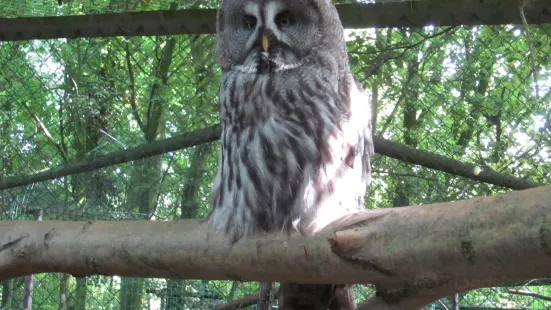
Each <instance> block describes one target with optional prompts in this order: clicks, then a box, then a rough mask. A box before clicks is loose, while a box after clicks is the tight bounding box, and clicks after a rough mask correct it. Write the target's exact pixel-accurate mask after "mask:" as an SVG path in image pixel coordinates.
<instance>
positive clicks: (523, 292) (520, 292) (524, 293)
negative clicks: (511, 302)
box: [507, 290, 551, 301]
mask: <svg viewBox="0 0 551 310" xmlns="http://www.w3.org/2000/svg"><path fill="white" fill-rule="evenodd" d="M507 292H508V293H509V294H514V295H523V296H530V297H534V298H537V299H541V300H547V301H551V297H550V296H545V295H541V294H537V293H532V292H530V291H522V290H508V291H507Z"/></svg>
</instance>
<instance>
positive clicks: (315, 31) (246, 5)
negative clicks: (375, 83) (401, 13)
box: [216, 0, 348, 74]
mask: <svg viewBox="0 0 551 310" xmlns="http://www.w3.org/2000/svg"><path fill="white" fill-rule="evenodd" d="M216 53H217V57H218V61H219V63H220V65H221V67H222V70H223V71H227V70H245V71H247V72H254V73H260V74H262V73H270V72H274V71H278V70H285V69H288V68H295V67H297V66H304V65H307V64H308V63H316V64H318V65H319V63H320V62H322V63H323V62H326V64H325V65H328V66H335V70H338V69H341V70H342V69H344V68H348V58H347V54H346V46H345V42H344V34H343V29H342V25H341V22H340V19H339V15H338V13H337V10H336V8H335V7H334V5H333V4H332V2H331V1H330V0H222V4H221V6H220V9H219V10H218V17H217V47H216Z"/></svg>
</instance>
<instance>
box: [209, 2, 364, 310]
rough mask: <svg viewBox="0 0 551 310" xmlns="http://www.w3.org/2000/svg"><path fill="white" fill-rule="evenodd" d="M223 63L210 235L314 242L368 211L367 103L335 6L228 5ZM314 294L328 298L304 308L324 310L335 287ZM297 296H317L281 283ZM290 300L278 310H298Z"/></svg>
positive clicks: (221, 28)
mask: <svg viewBox="0 0 551 310" xmlns="http://www.w3.org/2000/svg"><path fill="white" fill-rule="evenodd" d="M217 56H218V61H219V63H220V65H221V68H222V82H221V87H220V93H219V97H220V112H221V123H222V135H221V142H222V148H221V154H220V158H219V170H218V174H217V176H216V178H215V181H214V184H213V192H212V211H211V213H210V214H209V217H208V220H207V221H208V225H209V227H210V228H211V229H213V230H215V231H221V232H225V233H227V234H229V235H230V236H231V237H232V239H233V241H236V240H238V239H239V238H241V237H244V236H247V235H250V234H254V233H259V232H273V231H280V232H288V231H290V230H291V229H297V230H299V231H300V232H301V233H303V234H314V233H316V232H317V231H319V230H320V229H322V228H323V227H324V226H326V225H327V224H329V223H331V222H332V221H333V220H335V219H337V218H339V217H341V216H343V215H346V214H347V213H351V212H355V211H357V210H359V209H363V208H364V195H365V190H366V186H367V183H368V181H369V177H370V163H369V155H370V154H372V153H373V143H372V138H371V124H370V119H371V116H370V115H371V113H370V104H369V100H368V97H367V96H366V95H365V94H364V93H363V90H362V89H361V87H360V86H359V84H358V83H356V82H355V80H354V78H353V76H352V73H351V71H350V68H349V63H348V56H347V53H346V45H345V41H344V34H343V29H342V26H341V23H340V20H339V17H338V14H337V11H336V9H335V7H334V6H333V4H332V3H331V1H329V0H224V1H222V5H221V8H220V10H219V13H218V20H217ZM309 287H310V288H315V289H314V290H316V291H317V292H321V291H323V292H325V293H323V294H326V293H327V294H329V295H328V296H329V297H328V298H326V299H327V300H326V301H325V302H326V304H325V306H321V304H320V303H319V302H318V303H317V304H318V306H313V303H310V304H309V303H305V304H304V307H303V309H326V308H327V307H328V305H327V303H328V302H330V300H331V296H333V295H335V294H334V287H333V288H332V287H331V286H323V285H322V286H309ZM291 288H297V289H298V290H299V291H300V290H302V291H304V292H310V293H309V294H311V295H314V293H312V292H311V290H310V291H309V290H308V286H302V285H298V286H296V285H289V286H287V287H284V286H283V284H282V291H285V292H286V293H285V294H287V296H290V294H291V293H290V291H292V290H291ZM318 288H319V289H318ZM294 291H295V292H296V291H297V290H296V289H295V290H294ZM285 294H283V295H284V297H283V299H281V298H280V301H281V300H285ZM288 300H293V301H289V302H288V305H289V306H287V305H285V306H284V307H285V308H282V309H300V307H299V306H298V304H300V301H297V300H296V298H294V299H293V298H288ZM291 305H294V306H291ZM335 309H337V308H335Z"/></svg>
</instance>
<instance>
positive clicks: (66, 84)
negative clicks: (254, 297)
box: [0, 0, 551, 309]
mask: <svg viewBox="0 0 551 310" xmlns="http://www.w3.org/2000/svg"><path fill="white" fill-rule="evenodd" d="M188 2H189V3H188ZM188 2H186V3H184V4H180V6H179V7H178V8H180V9H181V8H191V7H194V8H215V7H216V6H217V3H215V2H214V1H213V2H212V3H211V2H206V1H202V2H200V3H199V2H198V1H195V2H193V1H188ZM0 3H1V1H0ZM171 3H172V1H157V2H155V3H149V1H125V2H122V1H106V0H94V1H87V2H82V3H81V2H77V1H67V0H65V1H58V3H55V2H53V1H52V2H48V3H42V1H38V2H36V1H21V2H17V3H10V4H8V5H2V6H0V16H2V17H21V16H59V15H79V14H80V15H85V14H92V13H117V12H129V11H141V10H158V9H168V8H169V7H170V4H171ZM211 32H212V33H214V29H212V31H211ZM346 35H347V44H348V51H349V56H350V60H351V65H352V67H353V71H354V73H355V74H356V76H357V78H358V79H359V81H360V82H361V84H362V85H363V86H364V88H365V89H366V91H367V92H368V93H369V94H370V96H371V98H372V106H373V107H374V111H376V113H375V115H374V116H373V121H374V123H375V124H376V126H375V135H376V136H378V137H382V138H384V139H387V140H391V141H394V142H399V143H401V144H404V145H407V146H411V147H415V148H418V149H421V150H425V151H428V152H430V153H433V154H438V155H441V156H443V157H445V158H449V159H452V160H457V161H461V162H465V163H470V164H474V165H478V166H480V167H482V168H484V169H489V170H494V171H496V172H500V173H503V174H505V175H510V176H514V177H516V178H517V179H516V180H517V181H518V184H521V185H522V182H529V181H531V182H535V183H540V184H547V183H549V181H550V179H551V175H550V171H551V154H550V151H549V148H550V145H551V125H550V121H549V118H550V104H549V102H550V97H551V78H550V76H551V24H540V25H530V26H528V27H527V25H493V26H449V27H444V26H443V27H433V26H425V27H403V28H396V27H389V28H369V29H368V28H366V29H347V30H346ZM214 47H215V36H214V35H213V34H201V35H193V34H190V35H175V36H142V37H140V36H137V37H124V36H123V37H105V38H76V39H70V38H63V39H52V40H27V41H14V42H0V68H2V69H1V72H0V107H1V110H0V154H1V155H2V156H1V157H0V176H1V177H0V218H1V219H2V220H9V221H21V220H44V221H47V220H113V221H115V220H137V219H141V220H143V219H145V220H176V219H190V218H203V217H205V216H206V215H207V214H208V212H209V209H210V207H209V192H210V188H211V183H212V180H213V177H214V173H215V172H216V167H217V164H218V152H219V145H218V142H217V141H216V137H214V138H213V136H212V134H211V135H209V134H208V130H206V129H205V128H207V129H208V128H212V127H211V126H215V125H216V124H218V123H219V116H218V101H217V92H218V86H219V75H220V72H219V68H218V66H217V64H216V59H215V57H214ZM184 133H192V134H188V135H186V136H185V139H183V140H185V143H183V144H182V145H186V146H188V147H186V148H183V149H178V147H174V146H170V145H169V143H167V142H165V141H168V140H167V139H170V138H178V137H180V136H181V135H182V134H184ZM183 140H180V141H183ZM155 143H157V144H155ZM144 145H145V146H144ZM149 146H151V147H149ZM136 147H138V148H140V147H141V148H140V153H139V154H137V153H136V152H134V153H133V154H131V155H129V152H128V150H131V151H132V150H135V149H134V148H136ZM376 147H377V146H376ZM153 148H156V150H160V151H155V152H157V153H155V154H154V155H151V153H148V152H152V151H151V149H153ZM167 149H170V151H166V152H165V151H162V150H167ZM372 160H373V170H374V172H373V180H372V182H371V185H370V187H369V189H368V192H367V197H368V199H367V203H366V204H367V205H366V207H367V208H369V209H376V208H387V207H400V206H406V205H420V204H429V203H433V202H445V201H454V200H460V199H467V198H472V197H475V196H484V195H493V194H496V193H500V192H505V191H508V190H511V188H507V187H504V186H500V185H501V183H500V180H494V181H493V182H489V181H487V180H485V181H482V180H481V179H478V178H477V177H476V176H475V177H465V176H464V175H463V176H461V175H457V174H454V173H450V171H449V170H444V171H442V170H443V169H439V167H436V168H435V169H434V168H433V169H429V168H427V167H423V165H422V164H421V165H418V164H419V162H418V161H412V160H411V154H402V155H401V156H398V158H391V157H389V156H384V155H381V154H377V155H375V156H374V157H373V159H372ZM64 168H70V169H66V170H63V169H64ZM52 169H54V170H55V171H58V172H59V171H62V173H61V176H59V175H58V176H56V177H55V178H49V177H47V176H46V177H44V178H43V179H42V180H40V182H34V181H33V179H32V178H33V176H36V175H39V174H41V173H42V174H44V173H45V175H48V173H50V172H51V170H52ZM14 184H16V185H17V186H15V185H14ZM519 186H520V185H519ZM514 189H517V188H514ZM26 283H27V284H28V283H33V293H32V306H33V307H34V308H35V309H211V308H216V307H222V306H223V305H225V304H227V303H229V302H231V301H235V300H240V299H244V301H246V300H247V298H249V297H250V296H251V294H255V293H256V291H257V290H258V284H257V283H248V282H238V281H204V280H171V279H140V278H119V277H104V276H93V277H88V278H76V277H72V276H69V275H65V274H40V275H35V276H34V279H32V281H31V279H30V278H28V277H27V278H26V279H23V278H18V279H13V280H8V281H4V282H3V287H2V299H1V300H2V301H1V305H0V308H2V309H25V306H29V301H28V300H27V299H26V298H25V297H28V295H29V294H25V290H27V291H28V290H29V287H28V285H26ZM356 292H357V296H356V297H357V299H358V301H361V300H364V299H365V298H367V297H368V296H371V295H372V294H373V293H374V291H373V289H372V288H371V287H368V286H357V287H356ZM550 296H551V286H550V285H548V282H546V281H544V280H541V281H533V282H531V283H518V284H517V285H516V286H507V287H505V286H504V287H491V288H485V289H480V290H475V291H469V292H462V293H458V294H457V295H455V296H450V297H448V298H444V299H442V300H440V301H438V302H436V303H434V304H432V305H430V306H429V307H428V308H427V309H549V308H551V297H550ZM249 308H250V309H254V306H249ZM221 309H222V308H221Z"/></svg>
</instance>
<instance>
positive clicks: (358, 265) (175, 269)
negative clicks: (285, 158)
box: [0, 186, 551, 310]
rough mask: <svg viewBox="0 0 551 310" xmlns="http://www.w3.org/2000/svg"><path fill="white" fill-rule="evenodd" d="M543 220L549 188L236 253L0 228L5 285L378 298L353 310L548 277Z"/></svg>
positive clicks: (153, 237) (156, 232)
mask: <svg viewBox="0 0 551 310" xmlns="http://www.w3.org/2000/svg"><path fill="white" fill-rule="evenodd" d="M549 214H551V186H545V187H540V188H535V189H529V190H525V191H518V192H509V193H506V194H502V195H498V196H494V197H478V198H474V199H469V200H464V201H457V202H453V203H438V204H431V205H424V206H417V207H402V208H389V209H379V210H372V211H366V212H358V213H356V214H353V215H350V216H347V217H344V218H342V219H341V220H338V221H336V222H335V223H333V224H332V225H331V226H330V227H327V228H326V229H325V230H324V231H322V232H320V233H319V234H317V235H316V236H314V237H308V238H306V237H301V236H298V235H296V234H292V235H291V236H286V235H281V234H280V233H276V234H264V235H259V236H252V237H250V238H247V239H242V240H240V241H239V242H237V243H235V244H232V243H231V242H229V240H228V239H227V237H226V236H223V235H216V234H213V233H208V232H207V229H206V227H205V226H204V225H203V224H202V223H201V222H200V221H197V220H181V221H166V222H161V221H117V222H102V221H98V222H92V221H88V222H63V221H47V222H36V221H20V222H10V221H4V222H0V281H1V280H6V279H10V278H15V277H20V276H24V275H28V274H33V273H43V272H63V273H69V274H72V275H75V276H90V275H96V274H99V275H107V276H114V275H117V276H128V277H148V278H184V279H205V280H239V281H265V282H296V283H319V284H330V283H370V284H374V285H375V286H376V287H377V294H376V296H375V297H373V298H372V299H369V300H368V301H367V302H366V303H365V304H364V305H362V307H363V308H360V309H367V307H370V308H369V309H370V310H373V309H375V310H377V309H417V308H419V307H422V306H423V305H425V304H428V303H430V302H432V301H434V300H437V299H439V298H441V297H444V296H449V295H451V294H453V293H455V292H460V291H465V290H470V289H476V288H480V287H488V286H495V285H499V284H504V283H512V282H515V283H516V282H519V281H527V280H530V279H533V278H537V277H551V265H550V264H549V259H550V258H551V217H550V216H549ZM518 262H523V267H522V268H518ZM328 267H330V268H328Z"/></svg>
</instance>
